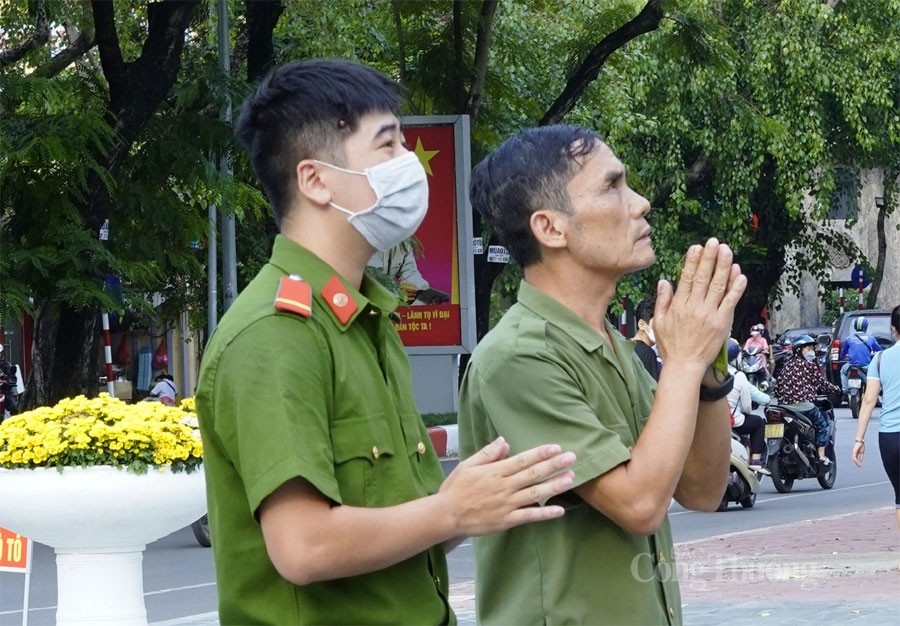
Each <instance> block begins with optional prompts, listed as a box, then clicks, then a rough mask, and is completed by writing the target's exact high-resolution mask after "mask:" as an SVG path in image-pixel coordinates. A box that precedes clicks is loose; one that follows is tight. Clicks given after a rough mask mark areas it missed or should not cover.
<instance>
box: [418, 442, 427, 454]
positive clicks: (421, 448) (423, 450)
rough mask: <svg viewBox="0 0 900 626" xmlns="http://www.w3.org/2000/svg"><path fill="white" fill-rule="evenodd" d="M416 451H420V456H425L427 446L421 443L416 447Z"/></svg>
mask: <svg viewBox="0 0 900 626" xmlns="http://www.w3.org/2000/svg"><path fill="white" fill-rule="evenodd" d="M416 450H418V451H419V454H425V444H424V443H422V442H421V441H420V442H419V445H418V446H416Z"/></svg>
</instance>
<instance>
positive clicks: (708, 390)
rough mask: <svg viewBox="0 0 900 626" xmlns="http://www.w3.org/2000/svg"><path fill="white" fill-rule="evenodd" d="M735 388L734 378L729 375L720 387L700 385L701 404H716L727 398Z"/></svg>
mask: <svg viewBox="0 0 900 626" xmlns="http://www.w3.org/2000/svg"><path fill="white" fill-rule="evenodd" d="M733 387H734V376H733V375H731V374H729V375H728V378H726V379H725V380H723V381H722V384H721V386H719V387H707V386H706V385H700V402H715V401H716V400H721V399H722V398H724V397H725V396H727V395H728V394H729V393H730V392H731V389H732V388H733Z"/></svg>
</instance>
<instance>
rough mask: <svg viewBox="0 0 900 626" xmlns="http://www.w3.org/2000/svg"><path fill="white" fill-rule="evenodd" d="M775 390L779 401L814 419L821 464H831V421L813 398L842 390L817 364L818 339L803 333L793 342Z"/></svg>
mask: <svg viewBox="0 0 900 626" xmlns="http://www.w3.org/2000/svg"><path fill="white" fill-rule="evenodd" d="M775 391H776V393H775V395H776V396H778V401H779V403H780V404H784V405H786V406H789V407H791V408H795V409H797V410H798V411H800V412H801V413H803V414H804V415H806V416H807V417H809V418H810V419H811V420H812V423H813V427H814V428H815V429H816V449H817V451H818V453H819V463H821V464H822V465H825V466H828V465H830V464H831V460H830V459H829V458H828V457H826V456H825V444H827V443H828V424H827V422H826V421H825V416H824V415H822V412H821V411H819V409H818V408H817V407H816V405H815V404H813V400H815V399H816V396H817V395H820V394H821V395H826V394H830V393H838V392H839V391H840V389H838V387H837V385H832V384H831V383H830V382H828V381H827V380H825V376H824V375H823V374H822V370H821V369H819V364H818V363H816V340H815V339H813V338H812V337H810V336H809V335H800V336H799V337H797V338H796V339H795V340H794V341H793V342H792V343H791V356H790V358H789V359H788V360H787V362H786V363H785V364H784V369H782V370H781V376H779V377H778V381H777V384H776V388H775ZM791 405H794V406H791Z"/></svg>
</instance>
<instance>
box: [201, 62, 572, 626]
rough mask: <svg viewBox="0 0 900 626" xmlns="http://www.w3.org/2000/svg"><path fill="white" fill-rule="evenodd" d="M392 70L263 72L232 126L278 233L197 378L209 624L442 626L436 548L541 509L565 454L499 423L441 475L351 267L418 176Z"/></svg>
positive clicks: (379, 296)
mask: <svg viewBox="0 0 900 626" xmlns="http://www.w3.org/2000/svg"><path fill="white" fill-rule="evenodd" d="M397 106H398V99H397V95H396V85H395V84H394V83H393V82H392V81H389V80H388V79H387V78H385V77H384V76H382V75H380V74H378V73H377V72H374V71H373V70H371V69H369V68H366V67H363V66H361V65H358V64H355V63H351V62H347V61H335V60H330V61H325V60H317V61H307V62H303V63H292V64H288V65H286V66H283V67H280V68H277V69H275V70H274V71H273V72H272V73H271V74H270V75H269V76H268V77H266V78H265V79H264V80H263V82H262V83H261V85H260V86H259V88H258V90H257V92H256V93H255V95H254V96H252V97H251V98H250V99H249V100H248V102H247V103H246V105H245V107H244V110H243V112H242V114H241V118H240V120H239V122H238V125H237V134H238V137H239V139H240V140H241V141H242V142H243V143H244V145H246V146H247V148H248V149H249V151H250V156H251V160H252V163H253V166H254V170H255V172H256V174H257V176H258V177H259V179H260V182H261V183H262V185H263V187H264V189H265V192H266V194H267V196H268V198H269V200H270V202H271V203H272V210H273V214H274V216H275V220H276V222H277V223H278V225H279V229H280V232H281V234H280V235H279V236H278V237H277V238H276V240H275V244H274V249H273V252H272V256H271V258H270V260H269V262H268V263H267V264H266V265H265V266H264V267H263V269H262V270H261V271H260V272H259V274H258V275H257V276H256V278H254V280H253V281H252V282H251V283H250V284H249V285H248V286H247V288H246V289H245V290H244V291H243V292H242V293H241V295H240V297H238V299H237V300H236V301H235V303H234V305H233V306H232V307H231V308H230V309H229V310H228V312H227V313H226V315H225V316H224V317H223V319H222V321H221V323H220V324H219V326H218V328H217V329H216V331H215V333H214V334H213V336H212V338H211V340H210V343H209V345H208V347H207V349H206V351H205V354H204V357H203V363H202V368H201V374H200V383H199V386H198V389H197V411H198V414H199V417H200V429H201V433H202V436H203V442H204V467H205V471H206V478H207V488H208V500H209V521H210V529H211V532H212V545H213V554H214V557H215V567H216V578H217V584H218V594H219V619H220V621H221V623H222V624H333V623H340V624H447V623H454V622H455V618H454V615H453V612H452V610H451V609H450V607H449V604H448V601H447V597H448V590H449V588H448V580H447V565H446V559H445V556H444V552H445V550H446V549H448V548H451V547H452V546H453V545H455V544H456V543H457V542H458V541H459V539H460V538H462V537H464V536H466V535H476V534H481V533H488V532H493V531H497V530H501V529H505V528H509V527H512V526H515V525H518V524H523V523H526V522H536V521H541V520H551V519H555V518H558V517H559V516H561V515H562V514H563V512H564V509H563V508H562V507H536V506H533V505H534V504H535V503H536V502H538V501H539V500H542V499H545V498H548V497H552V496H554V495H556V494H559V493H562V492H564V491H566V490H567V489H569V488H570V487H571V485H572V478H573V475H572V473H571V472H570V471H568V470H567V469H566V468H567V467H568V466H570V465H571V464H572V463H573V462H574V460H575V456H574V455H573V454H572V453H570V452H562V451H561V449H560V447H559V446H557V445H541V446H536V447H533V448H532V449H530V450H528V451H525V452H523V453H520V454H519V455H517V456H516V457H513V458H506V456H507V452H508V450H509V446H508V444H506V442H505V441H504V440H503V439H502V438H498V439H496V440H494V441H492V442H490V443H489V444H488V445H487V446H485V447H484V448H483V450H482V452H481V454H478V455H476V457H475V458H473V459H471V460H470V461H466V462H464V463H461V464H460V465H459V466H458V468H457V469H456V470H455V471H454V472H453V473H451V474H450V476H449V477H448V478H447V479H446V480H443V482H442V479H443V473H442V471H441V467H440V464H439V462H438V459H437V457H436V456H435V453H434V450H433V448H432V446H431V443H430V441H429V439H428V437H427V433H426V430H425V428H424V426H423V424H422V421H421V419H420V418H419V415H418V413H417V411H416V407H415V404H414V402H413V395H412V384H411V376H410V370H409V364H408V361H407V359H406V355H405V352H404V350H403V346H402V345H401V344H400V340H399V337H398V335H397V333H396V331H395V329H394V327H393V324H392V322H391V319H390V316H391V314H392V312H393V311H394V308H395V307H396V305H397V299H396V297H394V296H392V295H391V294H390V292H388V291H387V290H385V289H384V288H383V287H381V286H380V285H378V284H377V283H376V282H375V281H373V280H370V279H368V278H367V277H366V276H365V275H364V268H365V266H366V262H367V261H368V259H369V258H370V257H371V256H372V254H373V252H374V251H375V250H376V249H378V250H385V249H388V248H390V247H391V246H394V245H396V244H397V243H399V242H400V241H402V240H404V239H406V238H408V237H409V236H410V235H412V233H413V232H414V231H415V229H416V228H417V227H418V226H419V224H420V223H421V221H422V218H423V217H424V214H425V211H426V210H427V197H428V188H427V179H426V177H425V171H424V169H423V168H422V165H421V164H420V163H419V162H418V159H417V158H416V156H415V155H414V154H412V153H410V152H409V151H408V150H407V149H406V147H405V145H404V142H403V137H402V134H401V129H400V124H399V120H398V119H397V117H396V116H395V114H394V110H395V109H396V108H397Z"/></svg>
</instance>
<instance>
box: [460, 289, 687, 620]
mask: <svg viewBox="0 0 900 626" xmlns="http://www.w3.org/2000/svg"><path fill="white" fill-rule="evenodd" d="M607 331H608V332H609V336H610V339H611V340H612V344H613V346H614V349H611V348H610V346H609V345H608V344H606V343H605V342H604V341H603V339H602V338H601V337H600V334H599V333H597V331H596V330H594V329H593V328H591V327H590V326H589V325H588V324H587V323H585V322H584V320H582V319H581V318H580V317H578V316H577V315H576V314H575V313H573V312H572V311H570V310H569V309H567V308H566V307H564V306H563V305H562V304H560V303H559V302H558V301H556V300H554V299H553V298H551V297H549V296H547V295H545V294H543V293H541V292H540V291H538V290H537V289H535V288H534V287H532V286H531V285H529V284H528V283H526V282H524V281H523V282H522V284H521V285H520V287H519V298H518V303H517V304H515V305H514V306H513V307H511V308H510V310H509V311H508V312H507V313H506V315H504V316H503V319H502V320H501V321H500V323H499V324H498V325H497V326H496V328H494V329H493V330H492V331H491V332H490V333H488V335H487V336H486V337H485V338H484V339H483V340H482V341H481V342H480V343H479V344H478V347H477V348H476V349H475V352H474V353H473V355H472V358H471V360H470V362H469V366H468V369H467V371H466V374H465V378H464V380H463V384H462V390H461V395H460V405H459V439H460V450H461V452H462V455H463V456H464V457H466V456H469V455H471V454H473V453H474V452H475V451H477V450H478V449H479V448H480V447H481V446H483V445H485V444H487V443H488V442H490V441H492V440H493V439H494V438H495V437H496V436H497V435H503V437H505V438H506V440H507V441H508V442H509V444H510V446H511V448H512V450H511V454H515V453H518V452H522V451H523V450H527V449H528V448H532V447H534V446H537V445H540V444H544V443H558V444H560V445H561V446H562V448H563V450H571V451H574V452H575V453H576V454H577V455H578V460H577V461H576V463H575V465H574V467H573V470H574V472H575V485H580V484H583V483H585V482H587V481H589V480H591V479H592V478H595V477H597V476H600V475H601V474H603V473H605V472H607V471H609V470H610V469H612V468H614V467H615V466H617V465H619V464H620V463H623V462H625V461H627V460H628V459H629V458H631V449H632V447H633V446H634V444H635V441H636V440H637V437H638V435H639V433H640V432H641V430H642V429H643V427H644V425H645V423H646V421H647V417H648V416H649V414H650V409H651V407H652V405H653V392H654V390H655V388H656V383H655V381H654V380H653V378H652V377H651V376H650V375H649V374H647V371H646V370H645V369H644V367H643V365H641V362H640V361H639V360H638V358H637V357H636V356H635V354H634V344H633V343H632V342H630V341H628V340H627V339H625V338H624V337H622V336H621V335H620V334H619V333H618V332H616V330H615V329H614V328H613V327H612V326H611V325H609V324H608V323H607ZM660 454H665V451H664V450H661V451H660ZM559 503H560V504H563V505H564V506H566V508H567V511H566V514H565V515H564V516H563V517H562V518H560V519H557V520H553V521H549V522H538V523H534V524H527V525H524V526H519V527H517V528H513V529H511V530H507V531H504V532H501V533H496V534H494V535H489V536H486V537H479V538H476V539H475V559H476V567H477V575H476V604H477V610H478V619H479V622H480V623H482V624H615V625H622V624H641V625H646V624H668V623H676V624H677V623H680V622H681V597H680V593H679V589H678V581H677V578H676V573H675V560H674V554H673V546H672V536H671V531H670V529H669V522H668V519H667V520H665V521H664V522H663V524H662V526H661V527H660V529H659V531H657V532H656V534H655V535H652V536H649V537H644V536H641V535H635V534H632V533H629V532H627V531H625V530H623V529H622V528H621V527H620V526H618V525H617V524H616V523H615V522H613V521H612V520H610V519H609V518H607V517H606V516H604V515H603V514H602V513H600V512H599V511H597V510H596V509H594V508H593V507H591V506H590V505H588V504H586V503H584V502H583V501H582V500H581V499H580V498H578V497H577V496H575V495H574V493H569V494H565V495H564V496H563V497H562V498H560V502H559Z"/></svg>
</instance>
